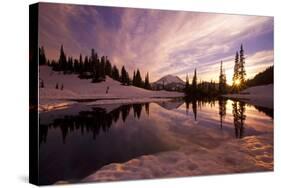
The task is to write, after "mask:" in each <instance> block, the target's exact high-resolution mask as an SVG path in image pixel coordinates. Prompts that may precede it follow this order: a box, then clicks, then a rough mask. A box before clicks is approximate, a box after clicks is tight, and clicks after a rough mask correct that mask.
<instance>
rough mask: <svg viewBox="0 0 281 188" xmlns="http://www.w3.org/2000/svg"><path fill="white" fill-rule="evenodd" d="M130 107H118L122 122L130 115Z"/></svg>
mask: <svg viewBox="0 0 281 188" xmlns="http://www.w3.org/2000/svg"><path fill="white" fill-rule="evenodd" d="M131 107H132V106H131V105H123V106H121V107H120V109H121V114H122V120H123V122H125V121H126V119H127V117H128V115H129V113H130V110H131Z"/></svg>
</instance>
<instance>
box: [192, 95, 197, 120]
mask: <svg viewBox="0 0 281 188" xmlns="http://www.w3.org/2000/svg"><path fill="white" fill-rule="evenodd" d="M192 110H193V114H194V120H195V121H196V119H197V101H196V100H192Z"/></svg>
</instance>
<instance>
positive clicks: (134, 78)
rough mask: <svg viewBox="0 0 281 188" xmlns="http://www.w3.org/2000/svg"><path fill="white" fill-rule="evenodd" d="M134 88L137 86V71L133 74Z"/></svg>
mask: <svg viewBox="0 0 281 188" xmlns="http://www.w3.org/2000/svg"><path fill="white" fill-rule="evenodd" d="M133 86H136V71H134V74H133Z"/></svg>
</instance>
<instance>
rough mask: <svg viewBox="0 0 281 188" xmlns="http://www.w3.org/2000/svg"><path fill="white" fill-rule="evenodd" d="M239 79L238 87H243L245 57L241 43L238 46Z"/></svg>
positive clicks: (244, 80)
mask: <svg viewBox="0 0 281 188" xmlns="http://www.w3.org/2000/svg"><path fill="white" fill-rule="evenodd" d="M238 74H239V80H240V88H242V89H243V88H245V83H246V71H245V57H244V49H243V45H242V44H241V47H240V58H239V72H238Z"/></svg>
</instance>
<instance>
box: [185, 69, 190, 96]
mask: <svg viewBox="0 0 281 188" xmlns="http://www.w3.org/2000/svg"><path fill="white" fill-rule="evenodd" d="M189 89H190V85H189V78H188V74H186V80H185V93H186V94H188V93H189Z"/></svg>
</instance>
